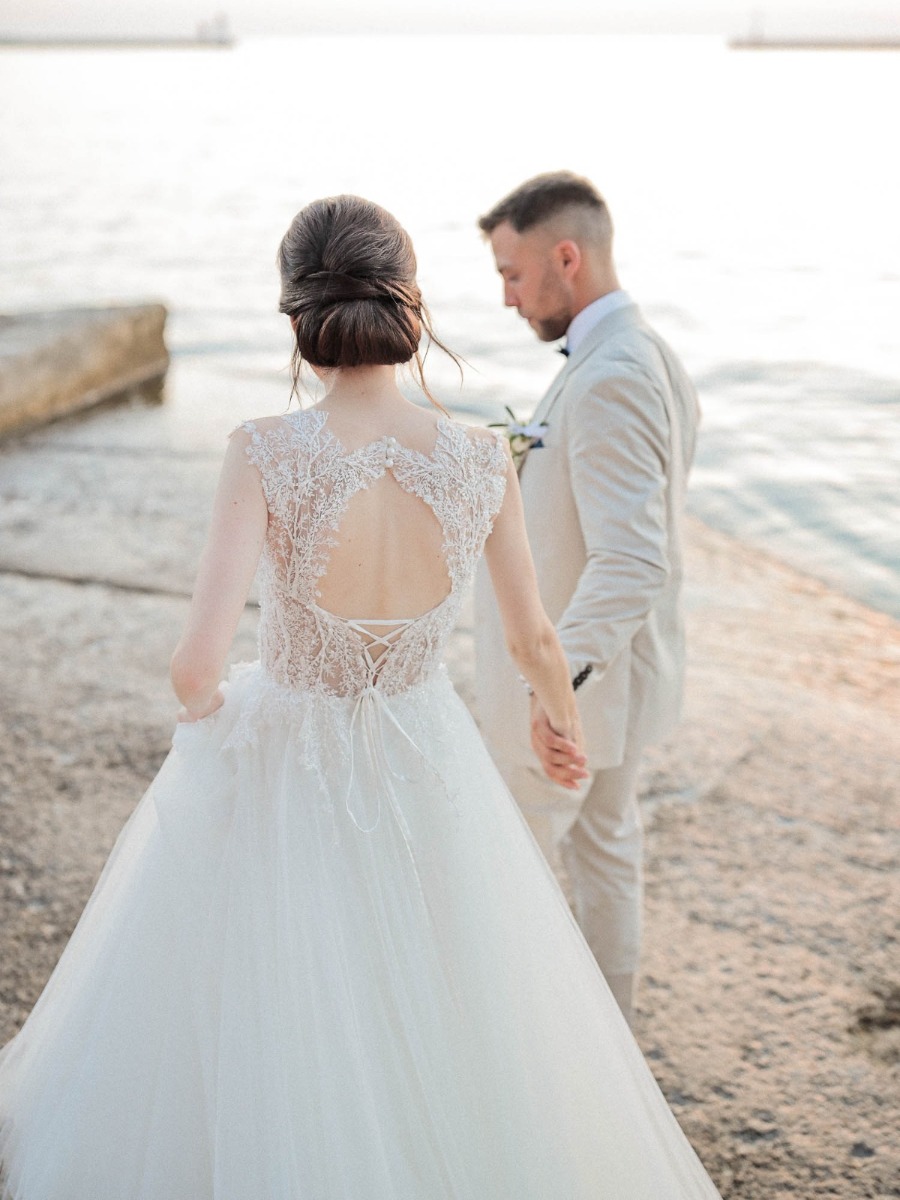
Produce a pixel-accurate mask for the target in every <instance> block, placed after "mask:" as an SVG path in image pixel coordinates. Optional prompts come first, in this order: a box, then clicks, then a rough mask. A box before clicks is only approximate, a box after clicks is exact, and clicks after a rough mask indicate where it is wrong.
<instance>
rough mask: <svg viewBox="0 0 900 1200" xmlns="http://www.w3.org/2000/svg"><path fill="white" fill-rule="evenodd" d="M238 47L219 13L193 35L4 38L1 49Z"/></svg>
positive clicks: (222, 14)
mask: <svg viewBox="0 0 900 1200" xmlns="http://www.w3.org/2000/svg"><path fill="white" fill-rule="evenodd" d="M233 45H234V35H233V34H232V32H231V27H230V24H229V21H228V17H227V16H226V15H225V13H217V14H216V15H215V16H214V17H212V18H210V20H208V21H201V22H200V23H199V25H198V26H197V31H196V33H195V34H194V35H193V37H191V36H184V37H180V36H171V37H168V36H165V35H162V36H157V35H153V36H147V35H142V34H127V35H118V36H115V37H109V36H105V35H96V34H84V35H69V36H65V37H60V36H58V35H54V36H43V35H41V34H35V35H32V36H29V35H5V36H3V35H0V46H20V47H27V48H29V49H59V48H67V49H70V48H73V47H74V48H76V49H77V48H79V47H84V48H90V49H94V48H101V49H124V50H132V49H141V50H147V49H150V50H154V49H158V50H170V49H172V48H177V47H182V46H184V47H195V48H196V47H200V48H206V47H208V48H210V49H214V50H221V49H228V48H230V47H231V46H233Z"/></svg>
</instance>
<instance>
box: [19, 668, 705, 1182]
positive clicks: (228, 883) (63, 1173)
mask: <svg viewBox="0 0 900 1200" xmlns="http://www.w3.org/2000/svg"><path fill="white" fill-rule="evenodd" d="M285 692H286V689H280V688H278V687H277V685H274V684H272V683H271V682H270V681H268V680H267V679H266V677H265V675H264V674H263V673H262V671H261V670H260V669H259V667H258V666H254V667H252V668H250V669H245V670H244V671H243V672H242V673H239V674H238V675H237V677H236V678H234V679H233V681H232V683H231V684H230V686H229V688H228V691H227V696H226V702H225V705H224V706H223V708H222V709H220V710H219V712H217V713H216V714H214V715H213V716H212V717H210V718H207V719H206V720H204V721H202V722H198V723H197V724H194V725H181V726H179V727H178V730H177V732H176V735H175V738H174V744H173V748H172V751H171V753H170V754H169V756H168V758H167V759H166V761H165V763H164V764H163V767H162V769H161V770H160V772H159V775H158V776H157V778H156V779H155V780H154V782H153V783H152V785H151V786H150V788H149V790H148V791H147V793H146V795H145V796H144V798H143V799H142V801H141V802H140V804H139V805H138V806H137V808H136V809H135V811H134V813H133V815H132V817H131V818H130V820H129V822H128V823H127V824H126V826H125V828H124V829H123V831H122V833H121V835H120V837H119V839H118V841H117V843H116V846H115V848H114V850H113V852H112V854H111V856H110V858H109V861H108V863H107V865H106V867H105V869H104V872H103V874H102V876H101V878H100V881H99V883H98V884H97V887H96V889H95V891H94V894H93V896H92V897H91V900H90V901H89V903H88V906H87V908H86V909H85V912H84V914H83V916H82V918H81V921H80V922H79V925H78V927H77V929H76V930H75V933H74V934H73V936H72V938H71V940H70V942H69V945H68V946H67V948H66V950H65V952H64V954H63V956H62V958H61V960H60V962H59V964H58V966H57V968H56V970H55V972H54V974H53V975H52V977H51V979H50V981H49V983H48V985H47V987H46V989H45V990H44V992H43V994H42V996H41V997H40V999H39V1001H38V1003H37V1005H36V1006H35V1009H34V1011H33V1013H32V1014H31V1016H30V1018H29V1020H28V1021H27V1023H26V1025H25V1026H24V1028H23V1029H22V1031H21V1032H20V1033H19V1035H18V1036H17V1037H16V1038H15V1039H14V1040H13V1041H12V1042H11V1043H10V1044H9V1045H8V1046H7V1047H6V1048H5V1050H4V1051H3V1052H2V1055H0V1160H2V1163H3V1169H4V1182H5V1190H4V1192H3V1195H4V1197H10V1198H12V1200H682V1198H691V1200H693V1198H698V1200H699V1198H712V1197H716V1196H717V1195H718V1193H717V1192H716V1190H715V1188H714V1187H713V1185H712V1183H711V1182H710V1180H709V1178H708V1176H707V1175H706V1173H705V1172H704V1170H703V1168H702V1167H701V1165H700V1163H699V1162H698V1160H697V1158H696V1156H695V1155H694V1153H693V1151H692V1150H691V1148H690V1146H689V1145H688V1143H687V1141H686V1140H685V1138H684V1136H683V1134H682V1133H681V1131H680V1129H679V1128H678V1126H677V1124H676V1122H675V1120H674V1118H673V1117H672V1115H671V1114H670V1112H669V1110H668V1108H667V1106H666V1104H665V1101H664V1100H663V1098H662V1096H661V1094H660V1092H659V1090H658V1088H657V1087H656V1084H655V1083H654V1081H653V1078H652V1076H651V1075H650V1072H649V1070H648V1068H647V1066H646V1064H645V1063H644V1061H643V1059H642V1057H641V1055H640V1053H639V1051H638V1050H637V1047H636V1045H635V1043H634V1041H633V1039H632V1037H631V1034H630V1033H629V1031H628V1028H627V1026H626V1025H625V1023H624V1021H623V1020H622V1018H621V1016H620V1014H619V1012H618V1009H617V1007H616V1005H615V1002H614V1001H613V999H612V997H611V994H610V992H609V990H608V988H607V987H606V984H605V982H604V980H603V978H602V976H601V974H600V972H599V971H598V969H597V967H596V964H595V963H594V960H593V958H592V956H591V954H590V951H589V950H588V948H587V946H586V944H585V942H584V940H583V938H582V936H581V934H580V932H579V930H578V928H577V926H576V925H575V923H574V921H573V919H572V917H571V914H570V912H569V910H568V907H567V905H566V902H565V900H564V897H563V895H562V893H561V892H560V890H559V889H558V887H557V885H556V882H555V880H554V879H553V877H552V874H551V872H550V871H549V869H548V867H547V866H546V864H545V862H544V860H543V858H542V856H541V854H540V851H539V850H538V849H537V846H536V844H535V843H534V841H533V839H532V837H531V835H530V833H529V831H528V829H527V826H526V825H525V823H524V821H523V820H522V818H521V816H520V814H519V812H518V809H517V808H516V806H515V804H514V802H513V800H512V798H511V797H510V795H509V793H508V791H507V790H506V788H505V786H504V784H503V782H502V780H501V779H500V777H499V775H498V773H497V771H496V769H495V767H494V765H493V763H492V762H491V760H490V758H489V756H488V754H487V752H486V750H485V747H484V744H483V743H482V741H481V738H480V736H479V734H478V732H477V729H476V728H475V726H474V724H473V722H472V720H471V717H470V716H469V714H468V712H467V710H466V709H465V707H464V705H463V704H462V703H461V701H460V700H459V698H458V697H457V695H456V694H455V692H454V691H453V688H452V687H451V685H450V684H449V682H448V681H447V679H446V677H445V676H444V675H443V674H441V673H440V672H439V673H437V674H436V675H435V676H434V677H433V678H431V679H429V680H428V681H426V682H423V683H420V684H418V685H416V686H415V687H413V688H411V689H409V690H408V691H407V692H404V693H403V694H401V695H399V696H392V697H372V696H367V697H365V698H361V699H359V700H356V701H354V700H352V699H348V700H343V699H342V700H335V701H331V702H329V704H328V705H325V707H326V708H328V712H327V713H325V714H324V716H323V702H322V700H321V698H319V697H316V696H313V695H306V696H298V695H295V694H290V695H286V694H284V693H285ZM341 731H342V732H341Z"/></svg>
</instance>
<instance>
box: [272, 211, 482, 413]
mask: <svg viewBox="0 0 900 1200" xmlns="http://www.w3.org/2000/svg"><path fill="white" fill-rule="evenodd" d="M278 267H279V270H280V272H281V302H280V304H279V309H280V311H281V312H283V313H286V314H287V315H288V316H289V317H290V318H291V323H292V325H293V329H294V337H295V343H294V351H293V355H292V359H291V371H292V376H293V383H294V388H295V390H296V387H297V382H298V377H299V372H300V367H301V365H302V363H303V362H304V361H305V362H308V363H310V364H311V365H312V366H314V367H322V368H335V367H362V366H380V365H393V364H398V363H408V362H410V361H414V362H415V368H416V376H417V379H418V382H419V384H420V385H421V387H422V389H423V391H424V392H425V394H426V396H428V398H429V399H433V397H431V395H430V393H429V391H428V388H427V387H426V385H425V378H424V375H423V372H422V359H421V356H420V354H419V343H420V341H421V339H422V333H423V331H424V332H425V333H426V334H427V335H428V338H429V340H430V341H432V342H433V343H434V344H435V345H436V346H439V347H440V348H441V349H442V350H444V351H446V353H447V354H450V356H451V357H452V358H453V359H454V361H455V362H457V365H459V363H458V360H457V359H456V358H455V356H454V355H453V354H451V352H450V351H449V350H447V348H446V346H444V345H442V343H441V342H440V341H439V340H438V339H437V338H436V337H435V336H434V332H433V331H432V328H431V322H430V319H429V316H428V311H427V309H426V308H425V306H424V304H423V303H422V293H421V292H420V291H419V285H418V284H417V283H416V256H415V252H414V250H413V245H412V241H411V240H410V236H409V234H408V233H407V232H406V230H405V229H404V228H403V226H402V225H401V224H400V223H399V221H397V220H396V218H395V217H392V216H391V214H390V213H389V212H387V211H386V210H385V209H383V208H381V207H380V205H378V204H374V203H372V201H371V200H363V199H362V198H361V197H360V196H329V197H327V198H326V199H324V200H314V201H313V202H312V204H308V205H307V206H306V208H303V209H301V210H300V212H299V213H297V215H296V217H294V219H293V221H292V222H291V226H290V228H289V229H288V231H287V233H286V234H285V235H284V238H283V240H282V242H281V246H280V247H279V249H278Z"/></svg>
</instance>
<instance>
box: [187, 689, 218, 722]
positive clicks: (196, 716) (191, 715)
mask: <svg viewBox="0 0 900 1200" xmlns="http://www.w3.org/2000/svg"><path fill="white" fill-rule="evenodd" d="M224 703H225V697H224V695H223V694H222V689H221V688H216V690H215V691H214V692H213V695H212V699H211V700H210V702H209V704H207V705H206V707H205V708H204V709H202V710H200V711H199V712H191V711H190V709H187V708H180V709H179V710H178V715H177V716H176V718H175V720H176V721H187V722H192V721H202V720H203V718H204V717H211V716H212V714H213V713H214V712H217V711H218V709H220V708H221V707H222V705H223V704H224Z"/></svg>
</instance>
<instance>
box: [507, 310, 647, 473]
mask: <svg viewBox="0 0 900 1200" xmlns="http://www.w3.org/2000/svg"><path fill="white" fill-rule="evenodd" d="M640 322H641V313H640V309H639V308H638V306H637V305H636V304H627V305H625V306H624V307H623V308H617V309H616V310H615V311H614V312H611V313H610V314H609V316H608V317H604V318H603V320H602V321H598V322H597V324H596V325H595V326H594V328H593V329H592V330H591V331H590V332H589V333H588V334H587V336H586V337H585V339H584V341H583V342H582V343H581V345H580V346H579V347H578V349H577V350H576V351H575V353H574V354H570V355H569V357H568V358H567V359H566V365H565V366H564V367H563V369H562V370H561V371H560V373H559V374H558V375H557V376H556V378H555V379H554V380H553V382H552V383H551V384H550V387H549V388H548V389H547V391H546V392H545V393H544V397H543V399H542V400H541V402H540V403H539V404H538V406H537V408H536V409H535V410H534V415H533V416H532V418H531V423H532V424H534V423H536V422H539V421H540V422H544V423H545V424H547V425H549V424H550V421H549V417H550V414H551V412H552V411H553V408H554V406H555V405H556V403H557V401H558V400H559V398H560V396H561V395H562V393H563V391H564V390H565V386H566V382H567V381H568V379H569V376H570V375H571V374H572V372H573V371H575V370H577V368H578V366H579V365H580V364H581V363H583V362H584V361H585V359H587V358H589V357H590V356H591V354H593V353H594V351H595V350H596V349H597V348H598V347H599V346H601V345H602V344H603V342H605V341H606V340H607V339H608V338H610V337H612V336H613V335H614V334H616V333H618V332H619V330H620V329H626V328H628V327H629V326H633V325H637V324H640ZM530 453H531V449H530V447H529V449H527V450H526V451H525V452H524V454H523V455H522V457H521V458H520V459H519V474H520V475H521V474H522V468H523V467H524V466H525V462H526V460H527V458H528V455H529V454H530Z"/></svg>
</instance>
